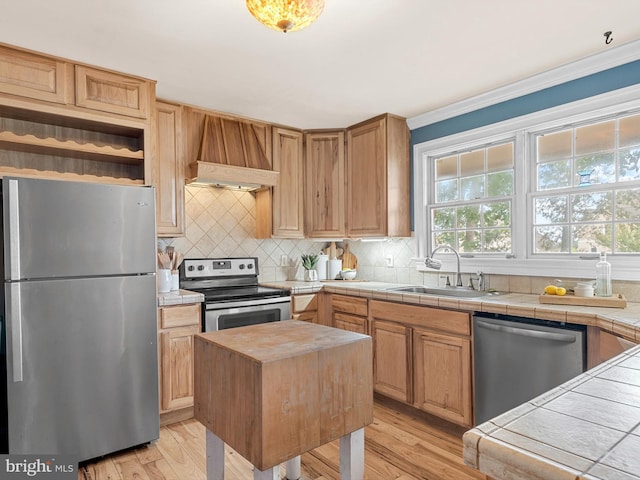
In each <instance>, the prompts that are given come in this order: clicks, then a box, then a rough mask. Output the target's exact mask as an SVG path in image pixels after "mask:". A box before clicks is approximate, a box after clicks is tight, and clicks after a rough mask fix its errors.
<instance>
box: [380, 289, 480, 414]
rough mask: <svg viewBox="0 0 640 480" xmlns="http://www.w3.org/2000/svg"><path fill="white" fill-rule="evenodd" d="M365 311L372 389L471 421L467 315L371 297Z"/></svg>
mask: <svg viewBox="0 0 640 480" xmlns="http://www.w3.org/2000/svg"><path fill="white" fill-rule="evenodd" d="M369 316H370V318H371V325H372V331H371V335H372V337H373V342H374V343H373V344H374V369H373V375H374V387H375V390H376V391H377V392H379V393H382V394H384V395H387V396H389V397H392V398H395V399H397V400H400V401H403V402H406V403H410V404H412V405H414V406H415V407H417V408H419V409H421V410H424V411H426V412H429V413H432V414H434V415H437V416H439V417H441V418H444V419H446V420H449V421H451V422H455V423H458V424H460V425H464V426H471V425H472V424H473V413H472V412H473V410H472V378H471V371H472V370H471V316H470V314H469V313H466V312H456V311H451V310H444V309H440V308H432V307H422V306H416V305H407V304H400V303H393V302H385V301H379V300H370V301H369Z"/></svg>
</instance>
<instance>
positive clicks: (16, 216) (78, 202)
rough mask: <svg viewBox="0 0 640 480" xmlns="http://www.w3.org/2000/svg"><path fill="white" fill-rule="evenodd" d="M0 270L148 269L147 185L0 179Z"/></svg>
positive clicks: (34, 274)
mask: <svg viewBox="0 0 640 480" xmlns="http://www.w3.org/2000/svg"><path fill="white" fill-rule="evenodd" d="M2 199H3V205H2V207H3V230H4V232H3V234H4V241H5V242H4V244H5V250H4V254H5V255H4V264H5V278H6V279H10V280H20V279H35V278H60V277H84V276H94V275H98V276H101V275H121V274H131V273H140V272H155V270H156V259H155V250H156V246H155V245H156V230H155V203H154V202H155V195H154V190H153V188H151V187H135V186H121V185H104V184H93V183H81V182H63V181H55V180H41V179H31V178H19V179H18V178H9V177H5V178H3V179H2Z"/></svg>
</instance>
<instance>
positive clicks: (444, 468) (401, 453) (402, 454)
mask: <svg viewBox="0 0 640 480" xmlns="http://www.w3.org/2000/svg"><path fill="white" fill-rule="evenodd" d="M464 431H465V429H464V428H462V427H459V426H457V425H453V424H450V423H448V422H445V421H443V420H440V419H439V418H436V417H433V416H431V415H428V414H426V413H423V412H420V411H418V410H415V409H413V408H411V407H407V406H406V405H402V404H401V403H398V402H395V401H393V400H389V399H387V398H384V397H381V396H377V395H376V399H375V406H374V421H373V423H372V424H371V425H369V426H368V427H366V429H365V478H366V479H367V480H387V479H389V480H391V479H396V480H487V477H485V476H484V475H482V474H481V473H479V472H477V471H475V470H473V469H470V468H468V467H466V466H465V465H464V464H463V462H462V441H461V438H462V434H463V433H464ZM225 455H226V465H225V478H226V480H249V479H253V473H252V466H251V464H250V463H249V462H247V461H246V460H245V459H244V458H242V457H241V456H240V455H239V454H238V453H236V452H235V451H233V450H232V449H230V448H229V447H226V453H225ZM205 459H206V453H205V428H204V426H202V424H200V422H198V421H197V420H195V419H191V420H186V421H183V422H179V423H175V424H173V425H168V426H165V427H162V428H161V429H160V439H159V440H158V441H157V442H155V443H154V444H152V445H148V446H145V447H140V448H137V449H133V450H129V451H126V452H123V453H118V454H114V455H110V456H107V457H104V458H102V459H99V460H97V461H95V462H91V463H88V464H86V465H83V466H82V467H81V468H80V472H79V474H78V479H79V480H133V479H135V480H191V479H194V480H206V462H205ZM339 463H340V452H339V443H338V441H335V442H331V443H329V444H327V445H323V446H321V447H319V448H316V449H315V450H312V451H311V452H307V453H305V454H304V455H302V480H339V478H340V473H339V469H340V466H339ZM282 475H283V476H284V467H283V468H282Z"/></svg>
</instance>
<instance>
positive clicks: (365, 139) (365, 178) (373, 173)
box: [347, 118, 387, 237]
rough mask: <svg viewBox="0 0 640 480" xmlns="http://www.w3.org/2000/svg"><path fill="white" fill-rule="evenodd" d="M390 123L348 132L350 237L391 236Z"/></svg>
mask: <svg viewBox="0 0 640 480" xmlns="http://www.w3.org/2000/svg"><path fill="white" fill-rule="evenodd" d="M385 125H386V120H385V119H384V118H383V119H379V120H376V121H372V122H368V123H365V124H363V125H360V126H357V127H354V128H351V129H349V130H348V131H347V234H348V235H349V236H350V237H362V236H378V235H380V236H386V235H387V168H386V150H387V142H386V135H385V132H386V130H385Z"/></svg>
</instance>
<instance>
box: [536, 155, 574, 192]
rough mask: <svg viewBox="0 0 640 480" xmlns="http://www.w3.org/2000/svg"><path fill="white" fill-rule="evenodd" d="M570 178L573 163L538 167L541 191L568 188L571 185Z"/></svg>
mask: <svg viewBox="0 0 640 480" xmlns="http://www.w3.org/2000/svg"><path fill="white" fill-rule="evenodd" d="M570 178H571V162H570V161H569V160H564V161H561V162H552V163H543V164H541V165H538V189H539V190H550V189H552V188H562V187H568V186H570V185H571V182H570V180H569V179H570Z"/></svg>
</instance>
